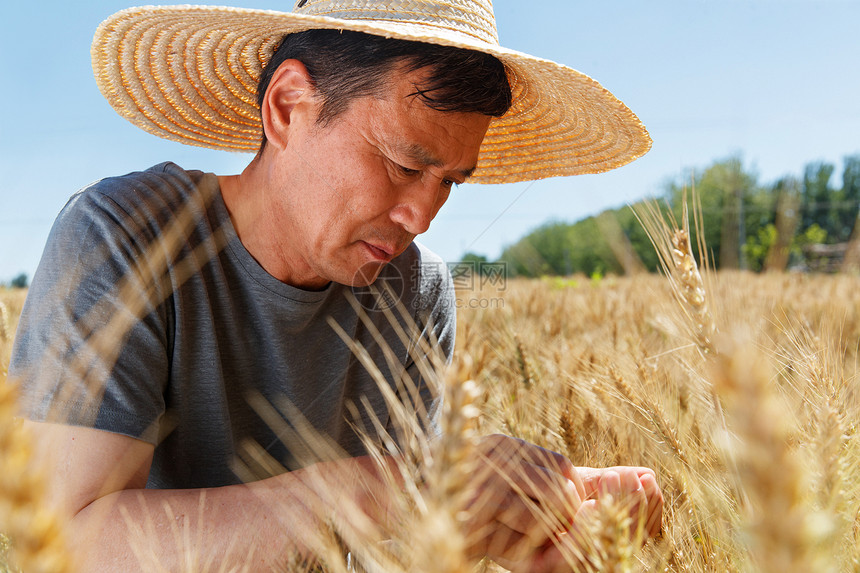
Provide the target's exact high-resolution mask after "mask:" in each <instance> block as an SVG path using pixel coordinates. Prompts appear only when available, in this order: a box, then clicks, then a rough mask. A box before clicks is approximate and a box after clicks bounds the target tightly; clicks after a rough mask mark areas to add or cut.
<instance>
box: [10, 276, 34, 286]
mask: <svg viewBox="0 0 860 573" xmlns="http://www.w3.org/2000/svg"><path fill="white" fill-rule="evenodd" d="M28 284H29V280H28V279H27V273H21V274H20V275H18V276H17V277H15V278H13V279H12V280H11V281H9V286H10V287H12V288H27V285H28Z"/></svg>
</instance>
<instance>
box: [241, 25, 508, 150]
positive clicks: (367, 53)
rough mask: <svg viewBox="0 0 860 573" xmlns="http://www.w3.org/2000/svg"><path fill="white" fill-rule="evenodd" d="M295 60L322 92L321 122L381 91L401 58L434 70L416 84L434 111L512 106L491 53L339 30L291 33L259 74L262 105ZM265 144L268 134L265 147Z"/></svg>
mask: <svg viewBox="0 0 860 573" xmlns="http://www.w3.org/2000/svg"><path fill="white" fill-rule="evenodd" d="M291 59H295V60H299V61H300V62H302V64H304V66H305V68H307V70H308V74H309V75H310V77H311V81H312V82H313V83H314V87H315V88H316V90H317V92H318V95H319V97H320V99H321V107H320V112H319V116H318V117H317V123H319V124H320V125H326V124H327V123H328V122H330V121H331V120H333V119H334V118H335V117H337V116H338V115H339V114H341V113H343V112H344V111H346V109H347V108H348V107H349V104H350V103H351V102H352V100H354V99H356V98H359V97H365V96H377V95H379V94H381V93H382V90H383V86H384V85H385V81H386V79H387V74H388V73H389V72H390V71H391V70H392V69H393V68H394V67H395V65H397V64H400V63H404V64H405V65H406V70H407V71H409V72H412V71H415V70H420V69H423V68H427V69H428V70H429V71H430V73H429V75H428V77H427V79H426V82H425V85H422V86H416V91H415V93H414V94H412V95H415V96H418V97H420V98H421V99H422V101H423V102H424V103H425V104H426V105H427V106H429V107H431V108H433V109H435V110H438V111H447V112H465V113H470V112H477V113H482V114H484V115H489V116H493V117H501V116H503V115H504V114H505V113H506V112H507V111H508V109H510V107H511V99H512V97H511V87H510V84H509V83H508V78H507V75H506V73H505V67H504V65H503V64H502V63H501V62H500V61H499V60H498V59H496V58H495V57H493V56H491V55H489V54H485V53H483V52H477V51H474V50H466V49H462V48H453V47H450V46H438V45H435V44H426V43H423V42H412V41H407V40H396V39H391V38H383V37H381V36H373V35H370V34H364V33H362V32H349V31H339V30H306V31H304V32H296V33H294V34H288V35H286V36H285V37H284V39H283V40H282V41H281V44H280V45H279V46H278V48H277V49H276V50H275V53H274V55H273V56H272V59H271V60H269V62H268V64H266V67H265V68H264V69H263V73H262V75H261V76H260V82H259V84H258V86H257V104H258V106H259V107H261V108H262V104H263V97H264V96H265V94H266V90H267V89H268V87H269V82H270V81H271V80H272V76H273V75H274V74H275V71H276V70H277V69H278V67H279V66H280V65H281V64H282V63H283V62H284V61H285V60H291ZM265 145H266V134H265V133H263V142H262V145H261V146H260V150H261V151H262V149H263V148H264V147H265Z"/></svg>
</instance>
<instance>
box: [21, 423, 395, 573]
mask: <svg viewBox="0 0 860 573" xmlns="http://www.w3.org/2000/svg"><path fill="white" fill-rule="evenodd" d="M24 423H25V425H26V426H27V430H28V431H29V432H30V433H31V434H32V435H33V436H34V438H35V440H36V443H37V444H38V448H39V450H38V451H39V454H40V458H41V459H40V461H42V460H45V461H46V462H47V463H46V464H45V465H44V466H43V469H44V471H45V472H46V475H47V476H48V477H49V488H50V500H51V502H52V503H53V504H54V506H55V507H56V508H57V509H58V510H60V511H62V512H63V513H64V514H65V516H66V517H67V518H68V519H70V524H71V526H70V527H69V528H68V532H69V537H70V549H71V550H72V552H73V555H74V557H75V559H76V560H77V565H78V567H79V568H80V570H81V571H88V572H100V571H110V572H115V571H124V572H125V571H129V572H131V571H152V570H156V568H155V567H154V566H153V565H154V564H155V563H158V564H159V565H160V566H161V567H163V568H164V570H168V571H178V570H183V567H184V566H186V565H188V564H194V563H196V564H197V566H196V567H197V568H200V567H204V565H205V564H207V563H208V564H212V563H215V564H218V566H219V568H220V569H219V570H231V568H233V567H235V568H236V570H242V568H247V570H250V571H255V572H256V571H269V570H274V569H278V568H279V567H281V568H282V567H283V565H284V563H285V562H286V561H287V560H288V559H290V558H295V557H296V556H309V555H310V554H311V553H313V551H314V550H315V549H317V550H318V549H319V547H318V546H315V543H316V542H317V541H318V540H319V539H321V538H322V535H321V534H322V533H323V528H324V527H325V523H324V520H323V519H322V518H318V516H319V515H322V514H323V512H322V511H321V509H320V508H321V507H322V506H323V504H324V503H327V504H328V505H329V507H330V506H331V499H332V498H327V500H323V499H321V497H320V495H318V493H320V492H319V488H320V487H323V488H333V487H335V488H340V489H341V491H339V492H337V493H336V494H335V495H338V496H339V498H340V499H341V500H343V501H346V500H347V498H348V499H349V500H352V501H354V502H355V504H356V505H355V506H353V507H358V508H361V509H362V510H366V511H367V512H368V514H373V513H374V512H375V511H376V510H377V509H378V507H377V506H375V505H374V504H371V503H370V502H369V501H368V500H369V497H368V492H369V488H368V486H367V480H368V479H369V480H370V481H371V483H372V481H373V476H374V475H375V474H374V471H373V464H372V462H371V461H370V460H369V459H368V458H352V459H345V460H339V461H334V462H323V463H320V464H316V465H314V466H311V467H309V468H305V469H302V470H297V471H294V472H290V473H286V474H282V475H280V476H276V477H273V478H269V479H267V480H263V481H259V482H255V483H250V484H241V485H233V486H225V487H220V488H209V489H188V490H157V489H143V488H144V486H145V485H146V479H147V474H148V472H149V466H150V464H151V462H152V454H153V451H154V447H153V446H152V445H150V444H147V443H145V442H142V441H139V440H135V439H133V438H129V437H126V436H122V435H119V434H113V433H110V432H105V431H101V430H94V429H90V428H80V427H74V426H65V425H59V424H47V423H41V422H29V421H25V422H24ZM331 476H339V477H337V479H336V481H335V480H333V479H331ZM359 476H361V477H359ZM362 478H363V479H362ZM327 493H332V492H331V491H330V490H329V491H328V492H326V494H327ZM343 505H344V507H349V506H350V504H349V503H344V504H343ZM377 517H378V516H377ZM189 559H193V560H195V561H189ZM150 560H151V561H150ZM194 568H195V567H193V566H192V569H194Z"/></svg>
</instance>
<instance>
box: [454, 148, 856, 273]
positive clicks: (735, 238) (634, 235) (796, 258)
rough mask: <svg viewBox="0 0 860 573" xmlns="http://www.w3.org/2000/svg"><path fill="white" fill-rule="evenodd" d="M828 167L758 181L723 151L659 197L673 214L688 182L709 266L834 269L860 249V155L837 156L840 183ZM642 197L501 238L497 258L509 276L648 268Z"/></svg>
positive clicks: (653, 259)
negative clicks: (513, 238) (509, 241)
mask: <svg viewBox="0 0 860 573" xmlns="http://www.w3.org/2000/svg"><path fill="white" fill-rule="evenodd" d="M835 171H836V167H835V166H834V165H833V164H831V163H826V162H821V161H819V162H812V163H809V164H807V165H806V166H805V167H804V169H803V175H802V177H800V178H798V177H793V176H786V177H783V178H781V179H779V180H777V181H775V182H773V183H769V184H762V183H760V182H759V181H758V176H757V174H756V173H755V172H754V171H752V170H751V169H749V168H747V167H745V166H744V165H743V161H742V160H741V159H740V158H739V157H730V158H728V159H725V160H722V161H717V162H715V163H713V164H712V165H710V166H709V167H707V168H706V169H704V170H703V171H701V172H700V173H697V174H695V175H694V176H693V177H691V179H690V180H687V181H683V180H680V179H676V180H673V181H670V182H669V183H667V185H666V189H665V194H664V196H663V197H662V198H660V199H661V200H658V201H657V204H658V205H659V207H658V208H660V209H662V210H663V211H664V214H665V215H667V216H670V217H671V216H673V217H674V218H675V220H676V221H680V220H681V216H682V209H683V204H684V197H685V195H686V196H687V198H688V200H689V197H690V190H691V189H695V192H696V195H697V197H698V201H699V203H700V205H701V213H702V221H701V232H702V233H703V234H704V240H705V245H706V247H707V249H708V251H709V256H710V259H711V263H712V265H713V267H714V268H717V269H721V268H722V269H748V270H752V271H761V270H765V269H775V270H785V269H802V270H813V271H819V270H821V271H827V270H837V269H838V268H839V266H840V265H842V266H843V268H844V265H845V264H846V263H848V262H849V261H853V260H854V259H855V258H858V257H860V252H856V251H860V224H858V218H860V154H857V155H851V156H848V157H845V158H844V161H843V170H842V182H841V186H839V187H836V186H835V185H834V183H833V175H834V173H835ZM643 205H644V202H640V203H638V204H636V205H633V206H632V207H633V208H632V209H631V207H624V208H621V209H613V210H608V211H605V212H603V213H601V214H600V215H597V216H594V217H588V218H587V219H584V220H581V221H578V222H576V223H565V222H549V223H547V224H545V225H542V226H541V227H538V228H537V229H535V230H534V231H532V232H530V233H529V234H528V235H526V236H525V237H523V238H522V239H520V240H519V241H517V242H516V243H514V244H513V245H510V246H508V247H507V248H506V249H505V250H504V251H503V252H502V255H501V257H500V259H499V260H500V261H503V262H505V263H506V265H507V270H508V273H509V275H514V276H516V275H521V276H542V275H571V274H576V273H584V274H586V275H595V274H606V273H614V274H623V273H631V272H635V271H636V270H650V271H655V270H657V268H658V265H659V261H658V259H657V254H656V252H655V249H654V247H653V245H652V244H651V241H650V239H649V238H648V235H647V234H646V233H645V230H644V229H643V227H642V225H641V224H640V222H639V221H638V219H637V218H636V215H635V211H637V210H638V208H639V207H642V206H643ZM692 227H693V225H692V222H691V233H692V234H693V236H692V237H691V239H692V241H693V244H696V241H697V240H698V237H697V236H696V234H697V231H698V230H697V229H693V228H692ZM467 256H474V255H467ZM465 258H466V257H464V259H465Z"/></svg>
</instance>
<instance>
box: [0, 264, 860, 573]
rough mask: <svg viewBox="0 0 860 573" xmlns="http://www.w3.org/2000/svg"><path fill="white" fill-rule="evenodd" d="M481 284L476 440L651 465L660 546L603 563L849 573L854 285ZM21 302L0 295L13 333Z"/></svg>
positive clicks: (474, 291) (733, 277) (468, 316)
mask: <svg viewBox="0 0 860 573" xmlns="http://www.w3.org/2000/svg"><path fill="white" fill-rule="evenodd" d="M479 286H480V285H474V287H473V288H471V289H465V290H461V291H460V292H459V294H458V297H459V300H460V302H461V308H460V311H459V330H458V340H457V354H456V358H455V364H454V368H455V369H456V372H457V379H458V380H460V381H462V380H464V379H472V380H474V381H476V382H477V385H478V387H479V388H480V389H481V390H482V393H481V395H480V397H479V398H478V399H477V405H478V406H479V408H480V411H481V415H480V417H479V418H478V420H477V426H478V430H479V432H480V433H482V434H484V433H491V432H496V431H499V432H504V433H508V434H512V435H515V436H519V437H522V438H525V439H527V440H530V441H533V442H535V443H538V444H540V445H544V446H546V447H549V448H551V449H554V450H557V451H561V452H564V453H566V454H567V455H568V456H570V457H571V459H572V460H573V461H574V463H575V464H577V465H585V466H606V465H618V464H632V465H646V466H651V467H654V468H655V469H656V470H657V472H658V475H659V481H660V483H661V484H662V487H663V490H664V492H665V495H666V513H665V519H664V526H663V535H662V537H661V538H660V539H658V540H656V541H651V542H649V543H648V544H647V545H646V546H645V548H644V549H642V550H640V551H637V552H635V553H634V554H633V555H634V556H633V557H631V556H630V553H629V552H625V551H613V550H612V547H610V546H611V544H612V543H615V542H618V543H619V545H623V542H621V541H619V540H618V538H613V537H612V536H611V535H609V536H608V537H607V536H605V535H604V536H603V537H601V539H602V541H601V543H603V545H599V544H598V546H596V548H595V549H594V551H595V553H594V555H593V561H594V562H595V563H598V564H601V565H600V566H599V567H598V568H599V569H600V570H610V567H616V568H614V569H611V570H613V571H665V570H668V571H689V572H704V571H749V570H753V569H755V570H762V571H798V572H799V571H847V570H858V567H860V540H858V538H857V535H858V531H860V520H858V509H860V477H858V476H859V475H860V474H858V472H857V471H856V468H857V467H858V466H857V464H858V461H860V460H858V457H860V437H858V433H857V431H856V430H857V427H856V425H857V421H858V420H860V393H858V386H860V354H858V344H860V289H858V288H857V286H858V279H857V277H849V276H807V275H784V274H778V275H753V274H746V273H739V272H724V273H720V274H716V275H709V276H706V277H705V280H704V282H703V283H701V284H699V285H698V287H699V288H700V289H701V290H700V291H696V290H695V288H693V287H695V286H696V285H694V284H690V282H689V281H688V282H687V283H686V284H685V283H683V282H681V283H679V284H678V286H677V287H676V288H675V289H673V288H672V287H671V286H670V283H669V281H668V280H667V279H666V278H664V277H660V276H653V275H640V276H635V277H632V278H613V277H609V278H603V279H599V280H593V279H588V278H584V277H578V278H577V277H574V278H571V279H545V280H531V281H525V280H510V281H508V282H507V283H498V282H497V283H495V284H487V285H484V287H483V289H480V288H479ZM21 298H22V294H21V293H19V292H14V293H10V292H5V291H0V301H2V302H3V303H4V304H5V305H6V308H7V310H8V318H7V320H8V322H9V326H10V327H14V323H15V320H16V318H15V317H16V315H17V313H18V312H19V310H20V306H21ZM10 341H11V340H10V338H9V337H8V336H7V337H6V338H5V339H4V340H3V341H2V348H0V356H2V357H3V360H4V361H5V360H7V359H8V352H9V344H10ZM0 422H2V421H0ZM393 495H396V494H393ZM403 523H404V524H403V525H402V527H403V528H404V530H402V531H394V532H393V533H392V535H394V536H395V537H399V538H400V539H401V540H403V539H406V540H411V542H410V543H411V545H410V550H415V551H419V549H420V546H421V544H422V543H429V541H427V540H426V537H427V536H422V535H421V532H420V531H408V530H407V529H408V527H411V526H409V525H408V523H410V522H407V521H404V522H403ZM446 535H454V533H453V532H450V531H449V532H446ZM429 537H431V538H432V535H431V536H429ZM396 546H397V545H396V544H394V547H396ZM352 550H353V553H354V554H355V555H359V556H361V554H362V551H363V549H362V548H360V547H359V548H355V547H353V548H352ZM483 567H485V569H487V568H490V569H492V568H493V567H492V566H487V565H484V566H483ZM369 568H370V569H372V567H369ZM403 569H404V570H412V571H416V570H420V571H441V570H440V569H439V566H438V564H434V563H429V562H428V563H423V564H422V563H417V564H416V563H412V564H411V565H409V568H407V567H406V566H405V565H404V566H403ZM213 570H217V567H216V568H214V569H213ZM331 570H339V569H335V568H332V569H331Z"/></svg>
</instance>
